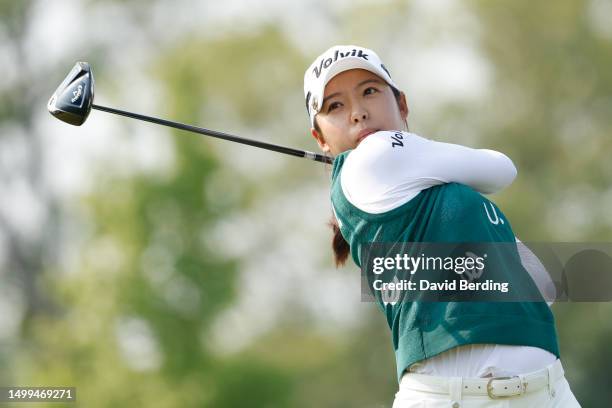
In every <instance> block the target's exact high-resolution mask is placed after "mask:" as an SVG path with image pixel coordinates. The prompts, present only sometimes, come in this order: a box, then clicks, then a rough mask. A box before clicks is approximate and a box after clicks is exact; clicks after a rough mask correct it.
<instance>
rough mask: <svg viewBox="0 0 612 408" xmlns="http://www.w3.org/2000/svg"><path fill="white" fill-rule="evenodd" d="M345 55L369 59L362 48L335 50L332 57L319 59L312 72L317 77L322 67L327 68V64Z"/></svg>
mask: <svg viewBox="0 0 612 408" xmlns="http://www.w3.org/2000/svg"><path fill="white" fill-rule="evenodd" d="M346 57H359V58H363V59H364V60H366V61H369V59H368V54H365V53H364V52H363V50H359V51H357V50H356V49H352V50H350V51H347V52H340V51H338V50H336V52H335V53H334V56H333V58H321V61H320V62H319V66H318V67H314V69H313V70H312V72H313V73H314V74H315V76H316V77H317V78H319V77H320V76H321V73H322V72H323V70H324V69H327V68H329V66H330V65H331V64H332V63H334V62H336V61H338V59H339V58H346Z"/></svg>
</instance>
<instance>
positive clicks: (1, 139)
mask: <svg viewBox="0 0 612 408" xmlns="http://www.w3.org/2000/svg"><path fill="white" fill-rule="evenodd" d="M34 3H35V2H34V1H28V0H24V1H19V2H12V1H5V0H2V1H0V43H2V46H3V56H4V57H5V58H8V61H4V64H5V65H4V67H5V69H6V71H4V72H3V74H2V80H1V81H2V83H1V86H0V152H1V153H0V159H1V160H0V196H2V201H1V203H0V246H1V247H0V254H1V255H0V277H1V278H2V280H1V281H0V293H2V296H3V299H5V300H6V299H8V301H14V302H16V303H17V305H16V307H15V308H10V309H9V310H11V311H13V312H14V313H15V315H12V316H8V317H7V320H12V319H19V318H20V317H21V315H23V319H22V320H21V321H20V324H18V327H20V329H19V330H18V331H19V332H23V333H27V331H28V325H29V322H30V320H31V318H32V317H33V316H35V315H40V314H53V313H55V312H57V310H56V309H55V308H54V304H53V302H52V300H51V299H50V298H49V297H48V296H47V295H46V294H45V292H44V290H42V287H41V280H40V278H41V274H42V272H43V270H44V269H45V268H46V267H47V266H48V265H53V264H54V263H55V262H57V256H56V254H57V251H58V245H57V244H58V241H57V235H58V231H59V206H58V203H57V201H56V198H55V197H53V196H52V195H51V194H50V192H49V189H48V186H47V184H46V183H47V180H46V177H45V174H44V170H43V164H44V160H43V157H44V154H43V151H42V141H41V138H40V137H39V135H38V134H37V133H36V132H35V117H36V114H37V112H36V110H35V109H33V108H32V107H33V106H36V105H37V104H38V103H39V101H38V99H37V98H38V93H37V92H36V89H39V88H40V86H41V84H42V76H38V75H34V74H33V69H32V67H30V66H28V64H26V63H25V61H26V60H27V58H26V56H27V55H26V48H27V44H26V41H27V38H26V34H27V30H28V14H29V12H30V10H31V8H32V7H33V5H34ZM36 69H37V70H38V69H40V68H39V67H37V68H36ZM18 70H20V71H21V72H18ZM41 71H42V69H41ZM20 210H21V212H20ZM9 295H10V296H9ZM11 335H12V334H11ZM2 340H6V342H7V343H5V344H3V342H2V343H0V367H9V366H10V365H12V363H14V362H13V361H10V350H11V346H12V345H13V342H12V340H13V339H12V338H10V337H9V336H8V335H7V338H4V339H2ZM11 375H12V371H11V370H6V369H0V384H9V383H13V382H14V378H12V377H11Z"/></svg>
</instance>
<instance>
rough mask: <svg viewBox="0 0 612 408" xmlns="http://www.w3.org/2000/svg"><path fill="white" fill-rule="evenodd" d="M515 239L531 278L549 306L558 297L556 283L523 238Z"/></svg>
mask: <svg viewBox="0 0 612 408" xmlns="http://www.w3.org/2000/svg"><path fill="white" fill-rule="evenodd" d="M515 240H516V247H517V249H518V253H519V256H520V258H521V263H522V264H523V268H525V269H526V270H527V272H528V273H529V275H530V276H531V279H532V280H533V282H534V283H535V284H536V286H537V287H538V289H539V290H540V293H541V294H542V297H543V298H544V300H545V301H546V303H548V306H550V305H552V304H553V303H554V301H555V298H556V294H557V289H556V288H555V283H554V282H553V280H552V279H551V277H550V274H549V273H548V271H547V270H546V268H545V267H544V265H542V262H540V260H539V259H538V257H537V256H536V255H535V254H534V253H533V252H532V251H531V250H530V249H529V248H528V247H527V245H525V244H523V243H522V242H521V240H519V239H518V238H516V237H515Z"/></svg>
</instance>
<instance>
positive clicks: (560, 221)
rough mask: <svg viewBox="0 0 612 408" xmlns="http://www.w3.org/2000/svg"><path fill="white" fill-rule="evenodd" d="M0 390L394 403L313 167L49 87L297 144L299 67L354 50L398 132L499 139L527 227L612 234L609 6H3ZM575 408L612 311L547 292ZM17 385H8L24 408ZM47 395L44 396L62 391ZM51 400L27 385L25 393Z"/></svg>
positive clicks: (181, 399)
mask: <svg viewBox="0 0 612 408" xmlns="http://www.w3.org/2000/svg"><path fill="white" fill-rule="evenodd" d="M0 16H1V17H0V67H1V68H0V385H4V386H8V385H24V386H25V385H30V386H36V385H46V386H75V387H77V395H78V402H77V403H75V404H67V406H78V407H121V406H136V407H137V406H147V407H242V406H249V407H313V406H317V407H389V406H391V403H392V401H393V394H394V392H395V391H396V388H397V382H396V377H395V362H394V357H393V352H392V346H391V339H390V336H389V333H388V329H387V326H386V322H385V320H384V317H383V316H382V315H381V314H380V313H379V311H378V309H377V307H376V306H375V305H374V304H368V303H362V302H360V280H359V270H358V269H357V267H356V266H355V265H353V264H352V263H351V264H350V265H347V266H346V267H344V268H341V269H335V268H334V266H333V261H332V255H331V248H330V239H331V231H330V230H329V228H328V227H327V226H326V223H327V221H328V220H329V218H330V216H331V208H330V205H329V201H328V194H329V178H330V167H329V166H324V165H321V164H319V163H314V162H309V161H306V160H300V159H297V158H293V157H289V156H284V155H280V154H277V153H273V152H268V151H263V150H259V149H254V148H251V147H247V146H242V145H238V144H233V143H229V142H225V141H219V140H209V139H207V138H204V137H200V136H198V135H194V134H189V133H182V132H179V131H173V130H169V129H166V128H163V127H161V126H156V125H152V124H147V123H144V122H139V121H135V120H130V119H125V118H120V117H118V116H114V115H109V114H106V113H102V112H97V111H93V112H92V113H91V116H90V117H89V119H88V121H87V122H86V123H85V124H84V125H83V126H82V127H80V128H77V127H72V126H70V125H67V124H65V123H62V122H60V121H58V120H56V119H54V118H53V117H51V116H50V115H49V114H48V113H47V110H46V103H47V100H48V98H49V97H50V96H51V94H52V93H53V91H54V90H55V88H56V87H57V86H58V85H59V83H60V82H61V81H62V80H63V78H64V77H65V76H66V75H67V73H68V71H69V70H70V69H71V68H72V66H73V65H74V63H75V62H76V61H88V62H89V63H90V64H91V66H92V69H93V73H94V77H95V80H96V103H97V104H100V105H107V106H113V107H117V108H120V109H121V108H124V109H127V110H131V111H135V112H140V113H144V114H149V115H153V116H159V117H164V118H169V119H174V120H178V121H183V122H186V123H191V124H196V125H200V126H204V127H208V128H211V129H217V130H222V131H226V132H230V133H234V134H237V135H241V136H244V137H250V138H256V139H261V140H265V141H269V142H272V143H278V144H283V145H288V146H294V147H298V148H303V149H306V150H317V146H316V143H315V142H314V139H312V137H311V136H310V135H309V132H308V119H307V117H306V110H305V106H304V97H303V90H302V78H303V73H304V70H305V68H306V67H307V66H308V65H309V64H310V63H311V61H312V60H313V59H314V58H315V57H316V56H317V55H319V54H320V53H321V52H322V51H324V50H325V49H327V48H328V47H329V46H331V45H334V44H359V45H362V46H365V47H369V48H373V49H374V50H375V51H377V53H378V54H379V55H380V56H381V58H382V59H383V61H385V65H386V66H387V67H388V68H389V69H390V71H391V74H392V76H393V78H394V80H395V81H396V82H397V83H398V85H399V86H400V88H401V89H402V90H403V91H405V92H406V94H407V98H408V103H409V106H410V116H409V119H408V120H409V124H410V129H411V130H412V131H414V132H416V133H419V134H421V135H423V136H425V137H428V138H433V139H437V140H442V141H450V142H456V143H461V144H466V145H468V146H472V147H483V148H491V149H496V150H500V151H502V152H504V153H506V154H508V155H509V156H510V157H511V158H512V159H513V160H514V162H515V164H516V165H517V168H518V171H519V173H518V178H517V179H516V181H515V182H514V183H513V184H512V185H511V186H510V187H509V188H508V189H506V190H505V191H503V192H502V193H500V194H497V195H495V196H493V197H492V198H493V200H494V201H496V202H497V203H498V204H499V205H500V206H501V208H502V209H504V211H505V213H506V215H507V216H508V217H509V219H511V220H512V221H513V228H514V230H515V232H516V235H517V236H518V237H519V238H520V239H521V240H523V241H552V242H563V241H565V242H582V241H584V242H595V241H599V242H610V240H611V239H612V211H611V210H610V208H611V207H612V187H611V186H610V184H611V181H612V160H610V154H611V152H612V138H611V137H610V134H611V131H612V115H611V112H612V69H611V68H612V1H611V0H564V1H557V2H533V1H527V0H498V1H486V0H480V1H479V0H435V1H432V0H414V1H365V0H352V1H349V0H341V1H322V0H311V1H299V2H287V1H280V0H254V1H247V0H226V1H223V2H218V1H195V0H178V1H177V0H153V1H138V0H134V1H118V0H117V1H94V0H84V1H77V0H54V1H44V0H19V1H10V0H0ZM553 311H554V313H555V316H556V318H557V326H558V332H559V338H560V345H561V353H562V359H563V361H564V365H565V368H566V371H567V374H566V375H567V377H568V379H569V382H570V384H571V386H572V388H573V390H574V392H575V394H576V396H577V397H578V399H579V400H580V401H581V403H582V404H583V406H585V407H603V406H609V401H611V400H612V391H611V388H610V387H609V384H610V381H611V378H612V376H611V375H610V370H609V367H610V366H611V365H612V348H610V343H611V342H612V319H611V318H610V315H611V312H612V307H611V305H610V304H609V303H580V304H579V303H563V304H555V305H554V306H553ZM21 405H23V404H20V405H19V406H21ZM60 405H61V404H49V406H60ZM37 406H41V407H42V406H45V404H37Z"/></svg>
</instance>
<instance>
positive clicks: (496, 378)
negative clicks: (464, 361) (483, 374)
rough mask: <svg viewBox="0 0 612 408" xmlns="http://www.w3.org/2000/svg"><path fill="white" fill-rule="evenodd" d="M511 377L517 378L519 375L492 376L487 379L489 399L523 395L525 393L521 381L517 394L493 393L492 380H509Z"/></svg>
mask: <svg viewBox="0 0 612 408" xmlns="http://www.w3.org/2000/svg"><path fill="white" fill-rule="evenodd" d="M513 378H519V377H518V376H514V377H492V378H491V379H489V381H488V382H487V395H488V396H489V398H491V399H507V398H514V397H516V396H518V395H523V394H524V393H525V386H524V385H523V383H521V392H520V393H518V394H513V395H495V394H493V384H491V383H492V382H493V381H497V380H511V379H513ZM519 381H520V380H519Z"/></svg>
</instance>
